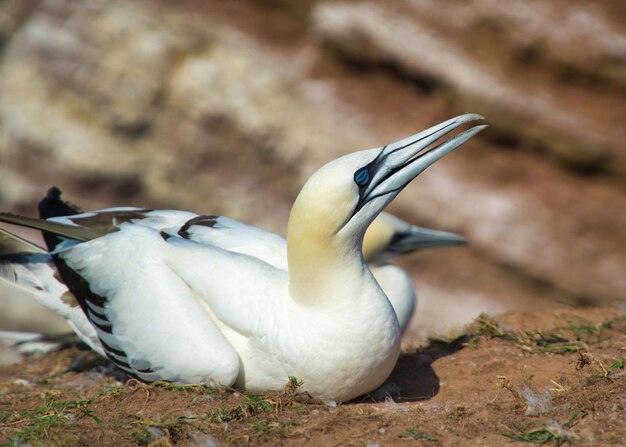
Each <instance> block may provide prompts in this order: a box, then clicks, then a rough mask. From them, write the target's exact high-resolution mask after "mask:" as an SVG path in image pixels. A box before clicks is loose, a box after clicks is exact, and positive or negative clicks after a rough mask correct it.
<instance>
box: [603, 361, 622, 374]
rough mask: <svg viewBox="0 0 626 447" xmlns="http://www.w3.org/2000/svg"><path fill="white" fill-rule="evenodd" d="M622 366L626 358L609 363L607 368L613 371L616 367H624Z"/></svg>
mask: <svg viewBox="0 0 626 447" xmlns="http://www.w3.org/2000/svg"><path fill="white" fill-rule="evenodd" d="M624 366H626V359H619V360H616V361H615V362H613V363H611V364H610V365H609V366H608V367H607V370H608V371H609V372H610V371H615V370H616V369H624Z"/></svg>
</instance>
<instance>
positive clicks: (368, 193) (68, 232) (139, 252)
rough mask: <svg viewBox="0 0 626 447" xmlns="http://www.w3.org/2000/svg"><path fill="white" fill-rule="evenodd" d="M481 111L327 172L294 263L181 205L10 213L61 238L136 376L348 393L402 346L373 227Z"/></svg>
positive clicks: (296, 222) (316, 186) (63, 252)
mask: <svg viewBox="0 0 626 447" xmlns="http://www.w3.org/2000/svg"><path fill="white" fill-rule="evenodd" d="M478 118H480V117H478V116H477V115H470V114H468V115H463V116H461V117H457V118H455V119H452V120H449V121H447V122H445V123H442V124H440V125H438V126H435V127H433V128H431V129H428V130H427V131H424V132H421V133H420V134H417V135H414V136H413V137H410V138H407V139H404V140H401V141H399V142H397V143H394V144H391V145H388V146H385V147H383V148H378V149H372V150H368V151H361V152H357V153H353V154H349V155H347V156H344V157H341V158H339V159H337V160H335V161H333V162H330V163H329V164H327V165H325V166H324V167H322V168H321V169H320V170H319V171H317V172H316V173H315V174H314V175H313V176H312V177H311V178H310V179H309V181H307V183H306V184H305V186H304V187H303V189H302V191H301V192H300V194H299V196H298V198H297V199H296V202H295V203H294V206H293V208H292V211H291V214H290V218H289V227H288V236H287V240H288V269H287V270H285V269H279V268H276V267H274V266H272V265H270V264H268V263H267V262H265V261H263V260H260V259H258V258H255V257H252V256H249V255H245V254H241V253H236V252H233V251H229V250H227V249H225V248H222V247H219V246H209V245H208V244H202V243H199V242H197V241H194V240H193V239H190V238H187V237H185V234H189V231H187V230H190V229H191V228H192V227H193V226H208V227H210V225H211V221H210V220H209V222H206V221H205V220H203V219H202V218H201V217H198V216H195V217H191V218H190V219H189V220H188V222H187V224H185V225H183V227H180V226H175V228H173V229H172V228H167V225H166V224H167V222H168V220H169V219H171V220H176V219H175V218H174V219H172V217H173V216H174V217H180V213H183V212H178V211H152V212H150V213H151V214H149V215H148V216H143V217H140V216H138V215H136V214H135V213H134V212H133V211H129V210H127V209H115V210H108V211H107V213H108V214H106V215H104V216H103V215H102V213H100V214H94V213H85V214H83V215H78V216H72V218H71V219H69V218H64V219H58V220H55V219H49V220H43V221H42V220H38V219H29V218H24V217H20V216H14V215H9V214H1V215H0V220H2V221H5V222H9V223H14V224H18V225H25V226H31V227H33V228H37V229H40V230H45V231H48V232H51V233H54V234H57V235H59V236H61V237H63V238H64V240H62V241H61V243H59V244H58V246H57V248H56V249H55V250H54V252H53V259H54V261H55V263H56V266H57V268H58V269H59V272H60V273H61V276H62V278H63V281H64V282H65V284H66V285H67V286H68V288H69V289H70V290H71V291H72V293H73V294H74V295H75V296H76V297H77V299H78V300H79V302H80V305H81V308H82V310H83V311H84V312H85V314H86V315H87V317H88V319H89V321H90V322H91V324H92V325H93V327H94V329H95V330H96V332H97V335H98V338H99V340H100V342H101V343H102V346H103V348H104V352H105V354H106V355H107V356H108V357H109V358H110V359H111V360H112V361H113V362H114V363H116V364H117V365H118V366H120V367H121V368H122V369H124V370H125V371H127V372H129V373H131V374H133V375H135V376H137V377H138V378H140V379H142V380H145V381H152V380H168V381H174V382H183V383H206V382H208V381H211V380H215V381H216V382H219V383H222V384H224V385H235V386H238V387H241V388H245V389H248V390H251V391H270V390H279V389H281V388H282V387H283V385H284V383H285V381H286V378H287V377H288V376H296V377H298V378H299V379H301V380H303V381H304V389H305V390H306V391H308V392H309V393H310V394H311V395H313V396H314V397H318V398H321V399H334V400H337V401H345V400H349V399H351V398H354V397H357V396H358V395H360V394H363V393H366V392H368V391H371V390H373V389H375V388H376V387H377V386H379V385H380V384H381V383H382V382H383V381H384V380H385V379H386V377H387V376H388V375H389V373H390V372H391V369H392V368H393V366H394V364H395V361H396V359H397V356H398V353H399V339H400V330H399V325H398V321H397V318H396V316H395V313H394V311H393V309H392V307H391V305H390V303H389V301H388V299H387V297H386V296H385V295H384V293H383V292H382V290H381V289H380V287H379V286H378V284H377V283H376V281H375V280H374V278H373V277H372V274H371V273H370V271H369V269H368V268H367V267H366V265H365V263H364V261H363V256H362V253H361V244H362V240H363V235H364V233H365V229H366V228H367V226H368V225H369V224H370V223H371V222H372V220H373V219H374V218H375V217H376V215H377V214H378V213H380V211H382V209H383V208H384V207H385V206H386V205H387V204H388V203H389V202H390V201H391V200H392V199H393V198H394V197H395V196H396V195H397V194H398V193H399V192H400V191H401V190H402V189H403V188H404V186H406V185H407V184H408V183H409V182H410V181H411V180H412V179H413V178H414V177H416V176H417V175H418V174H419V173H420V172H422V171H423V170H424V169H426V168H427V167H428V166H430V165H431V164H432V163H434V162H435V161H436V160H438V159H439V158H441V157H442V156H443V155H445V154H446V153H448V152H449V151H451V150H453V149H454V148H456V147H457V146H459V145H460V144H462V143H463V142H465V141H467V139H469V138H471V136H473V135H475V134H476V133H477V132H479V131H480V130H481V129H482V128H484V126H476V127H474V128H472V129H470V130H468V131H465V132H463V133H461V134H459V135H457V136H456V137H454V138H452V139H450V140H448V141H446V142H444V143H442V144H440V145H438V146H436V147H435V148H433V149H431V150H429V151H427V152H423V153H422V150H423V149H425V148H426V147H428V146H429V145H430V144H431V143H433V142H434V141H436V140H437V139H438V138H440V137H442V136H444V135H445V134H447V133H448V132H450V131H451V130H453V129H454V128H456V127H458V126H459V125H461V124H463V123H466V122H468V121H472V120H474V119H478ZM94 217H96V218H98V219H95V220H96V221H98V222H99V223H98V224H94V225H93V226H90V225H89V223H90V222H93V221H94ZM103 218H104V219H108V221H109V222H108V225H105V226H102V225H101V224H102V219H103ZM68 219H69V220H70V221H71V222H72V224H71V225H70V224H68V223H67V220H68ZM146 220H148V221H151V222H152V224H150V222H148V223H149V224H146V222H144V221H146ZM63 221H64V222H65V223H62V222H63ZM155 222H156V223H155ZM158 222H161V223H158ZM155 226H161V228H160V229H157V228H155ZM183 230H185V231H183ZM181 233H182V234H181Z"/></svg>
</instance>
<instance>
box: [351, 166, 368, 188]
mask: <svg viewBox="0 0 626 447" xmlns="http://www.w3.org/2000/svg"><path fill="white" fill-rule="evenodd" d="M369 181H370V171H369V169H367V168H361V169H359V170H358V171H356V172H355V173H354V183H356V184H357V185H358V186H359V187H363V186H365V185H367V183H368V182H369Z"/></svg>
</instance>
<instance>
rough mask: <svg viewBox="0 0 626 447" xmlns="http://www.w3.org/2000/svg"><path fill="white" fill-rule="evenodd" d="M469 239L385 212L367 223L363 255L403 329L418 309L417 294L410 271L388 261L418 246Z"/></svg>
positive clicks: (454, 242)
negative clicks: (421, 225) (413, 223)
mask: <svg viewBox="0 0 626 447" xmlns="http://www.w3.org/2000/svg"><path fill="white" fill-rule="evenodd" d="M466 242H467V241H466V240H465V238H463V236H460V235H458V234H455V233H449V232H447V231H438V230H431V229H429V228H424V227H418V226H415V225H411V224H410V223H408V222H405V221H404V220H402V219H399V218H397V217H395V216H393V215H391V214H389V213H386V212H382V213H380V214H379V215H378V217H377V218H376V220H374V221H373V222H372V224H371V225H370V226H369V227H368V229H367V232H366V233H365V238H364V239H363V257H364V258H365V260H366V261H367V264H368V266H369V268H370V270H371V271H372V274H373V275H374V278H376V281H377V282H378V284H379V285H380V287H381V288H382V289H383V290H384V291H385V294H386V295H387V298H389V301H390V302H391V305H392V306H393V308H394V310H395V311H396V316H397V317H398V322H399V323H400V330H401V332H402V333H404V332H405V331H406V329H407V327H408V325H409V323H410V321H411V317H412V316H413V313H414V312H415V306H416V304H417V297H416V292H415V288H414V287H413V281H412V280H411V277H410V276H409V275H408V273H407V272H405V271H404V270H403V269H401V268H400V267H398V266H396V265H393V264H391V263H390V262H389V261H391V260H392V259H394V258H395V257H397V256H400V255H403V254H407V253H411V252H413V251H416V250H422V249H425V248H434V247H445V246H449V245H459V244H465V243H466Z"/></svg>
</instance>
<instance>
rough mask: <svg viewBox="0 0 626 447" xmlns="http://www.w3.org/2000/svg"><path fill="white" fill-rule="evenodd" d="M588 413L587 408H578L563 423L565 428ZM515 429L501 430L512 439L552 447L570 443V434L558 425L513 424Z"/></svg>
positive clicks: (502, 434) (568, 427)
mask: <svg viewBox="0 0 626 447" xmlns="http://www.w3.org/2000/svg"><path fill="white" fill-rule="evenodd" d="M587 414H588V412H587V411H586V410H577V411H576V412H574V414H572V416H570V418H569V419H568V420H567V421H566V422H565V423H564V424H563V428H565V429H570V428H572V426H574V424H575V423H576V421H577V420H578V419H579V417H580V418H581V419H582V418H583V417H585V416H586V415H587ZM513 428H514V430H515V431H508V432H500V433H498V434H499V435H501V436H504V437H506V438H508V439H510V440H512V441H520V442H528V443H530V444H535V445H540V446H542V445H548V443H550V445H551V446H552V447H560V446H562V445H564V444H565V443H570V442H571V439H570V435H569V434H567V433H565V432H564V431H563V430H562V429H560V428H558V427H550V426H548V425H544V426H542V427H536V428H533V424H532V423H531V424H513Z"/></svg>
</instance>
